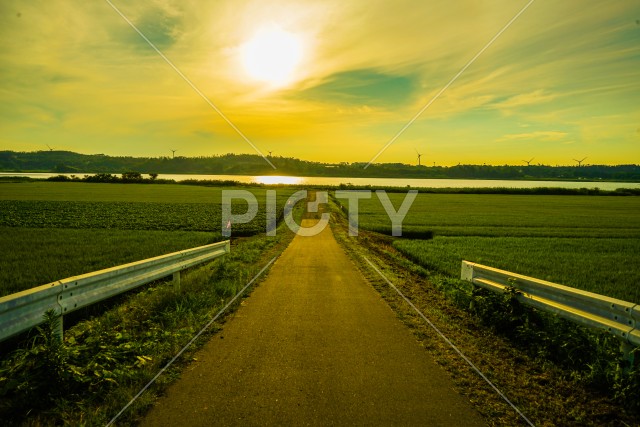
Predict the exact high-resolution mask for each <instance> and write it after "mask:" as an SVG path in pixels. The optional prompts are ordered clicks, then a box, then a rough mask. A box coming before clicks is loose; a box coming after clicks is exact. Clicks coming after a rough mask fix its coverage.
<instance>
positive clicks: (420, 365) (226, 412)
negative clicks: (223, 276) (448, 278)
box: [142, 220, 485, 427]
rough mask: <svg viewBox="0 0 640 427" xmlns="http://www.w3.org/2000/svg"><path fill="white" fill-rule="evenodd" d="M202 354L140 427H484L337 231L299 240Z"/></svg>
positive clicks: (198, 355) (326, 231)
mask: <svg viewBox="0 0 640 427" xmlns="http://www.w3.org/2000/svg"><path fill="white" fill-rule="evenodd" d="M305 221H310V220H305ZM304 225H311V223H308V224H304ZM196 357H197V362H194V363H193V364H192V365H191V366H190V367H188V368H187V369H186V370H185V372H184V373H183V375H182V377H181V378H180V379H179V380H178V381H176V382H175V383H174V384H173V385H172V386H171V387H169V389H168V390H167V393H166V396H164V397H162V398H160V399H159V400H158V402H157V404H156V405H155V407H154V408H152V410H151V411H150V412H149V413H148V415H147V417H146V418H145V419H144V420H143V422H142V425H144V426H176V425H180V426H212V425H216V426H218V425H243V426H245V425H318V426H320V425H322V426H326V425H354V424H355V425H420V426H447V427H449V426H458V425H459V426H479V425H485V424H484V423H483V421H482V419H481V417H480V416H479V415H478V414H477V413H476V412H475V411H474V409H472V407H471V405H470V404H469V403H468V402H467V401H466V400H465V399H464V398H463V397H461V396H460V395H459V394H457V393H456V392H455V391H454V390H453V388H452V384H451V380H450V379H449V377H448V376H447V374H446V373H445V372H444V371H443V370H442V369H441V368H440V367H439V366H438V365H436V364H435V363H434V362H433V360H431V359H430V356H429V355H428V354H427V353H426V352H425V351H424V350H423V349H422V348H421V347H420V346H419V344H418V342H417V341H416V339H415V338H414V337H413V335H412V334H411V332H409V331H408V330H407V328H406V327H405V326H404V325H403V324H402V323H401V322H400V321H399V320H398V319H397V318H396V316H395V314H394V313H393V311H392V310H391V309H390V308H389V307H388V306H387V305H386V303H385V302H384V301H383V300H382V298H381V297H380V296H379V294H378V293H377V292H376V291H375V290H374V289H373V288H372V287H371V285H369V284H368V283H367V282H366V281H365V279H364V278H363V277H362V275H361V274H360V272H359V271H358V270H357V268H356V267H355V265H354V264H353V263H352V261H351V260H350V259H349V257H348V256H347V255H346V254H345V252H344V251H343V250H342V248H341V247H340V246H339V245H338V243H337V242H336V240H335V238H334V236H333V234H332V232H331V229H330V228H329V227H327V228H326V229H325V230H324V231H323V232H322V233H321V234H319V235H317V236H314V237H301V236H296V237H295V238H294V239H293V241H292V242H291V244H290V245H289V247H288V248H287V249H286V250H285V251H284V253H283V254H282V255H281V256H280V258H279V259H278V260H277V261H276V263H275V264H274V265H273V267H272V268H271V271H270V272H269V275H268V277H267V278H266V279H265V280H264V281H263V282H262V283H261V284H260V285H259V286H258V288H256V289H255V290H254V291H253V292H252V294H251V296H250V297H248V298H247V299H246V300H244V302H243V303H242V306H241V307H239V309H238V310H237V312H236V314H235V315H234V316H233V317H232V318H231V319H229V320H228V321H227V323H226V324H225V325H224V329H223V330H222V331H221V332H220V333H219V334H218V335H216V336H215V337H214V338H213V339H212V340H211V341H210V342H209V343H207V344H206V345H205V347H204V348H203V349H202V350H200V351H199V353H198V354H197V356H196Z"/></svg>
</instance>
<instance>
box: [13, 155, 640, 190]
mask: <svg viewBox="0 0 640 427" xmlns="http://www.w3.org/2000/svg"><path fill="white" fill-rule="evenodd" d="M269 160H270V161H271V162H272V163H273V164H274V165H275V166H276V167H277V170H274V169H273V168H271V166H269V165H268V164H267V163H266V162H265V161H264V159H263V158H262V157H260V156H258V155H254V154H225V155H221V156H212V157H182V156H177V157H175V158H170V157H113V156H107V155H104V154H79V153H73V152H71V151H55V150H54V151H36V152H16V151H0V171H1V172H53V173H55V172H59V173H77V174H88V173H116V174H121V173H124V172H131V171H135V172H140V173H144V174H148V173H159V174H211V175H292V176H336V177H384V178H449V179H508V180H513V179H529V180H591V181H597V180H607V181H636V182H640V165H616V166H606V165H587V166H580V167H578V166H545V165H532V166H513V165H511V166H509V165H505V166H487V165H457V166H449V167H447V166H435V167H427V166H414V165H407V164H402V163H377V164H372V165H371V166H370V167H368V168H367V169H364V166H365V163H319V162H309V161H305V160H300V159H295V158H291V157H269Z"/></svg>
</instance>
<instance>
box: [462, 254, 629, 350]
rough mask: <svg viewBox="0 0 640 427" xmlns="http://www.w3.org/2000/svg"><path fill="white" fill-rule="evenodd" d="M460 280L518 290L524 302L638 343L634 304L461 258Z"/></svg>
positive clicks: (488, 287) (626, 340)
mask: <svg viewBox="0 0 640 427" xmlns="http://www.w3.org/2000/svg"><path fill="white" fill-rule="evenodd" d="M462 280H466V281H468V282H471V283H473V284H474V285H477V286H481V287H483V288H485V289H489V290H491V291H494V292H505V291H506V290H507V289H508V288H515V289H517V290H518V291H520V293H519V294H518V295H517V296H516V298H517V299H518V300H519V301H520V302H522V303H524V304H528V305H531V306H533V307H536V308H538V309H541V310H544V311H547V312H550V313H553V314H556V315H558V316H560V317H563V318H565V319H568V320H571V321H573V322H575V323H578V324H581V325H583V326H588V327H590V328H595V329H601V330H605V331H607V332H609V333H611V334H613V335H615V336H616V337H618V338H620V339H621V340H622V341H623V342H625V343H628V344H631V345H634V346H640V330H639V329H638V328H640V305H638V304H634V303H631V302H627V301H622V300H619V299H615V298H609V297H607V296H604V295H599V294H595V293H592V292H586V291H582V290H579V289H575V288H570V287H568V286H563V285H558V284H556V283H552V282H547V281H545V280H539V279H535V278H533V277H528V276H523V275H521V274H516V273H511V272H509V271H504V270H499V269H497V268H493V267H487V266H486V265H481V264H476V263H473V262H468V261H462Z"/></svg>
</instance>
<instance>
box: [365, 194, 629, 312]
mask: <svg viewBox="0 0 640 427" xmlns="http://www.w3.org/2000/svg"><path fill="white" fill-rule="evenodd" d="M389 197H390V199H391V201H392V203H393V204H394V206H396V207H399V206H400V204H401V202H402V199H403V197H404V194H389ZM360 227H361V228H363V229H368V230H373V231H378V232H384V233H386V234H390V231H389V230H390V228H391V224H390V222H389V219H388V217H387V214H386V212H385V211H384V208H383V207H382V205H381V204H380V202H379V201H378V199H377V197H376V196H375V195H374V196H373V197H372V198H371V199H369V200H360ZM428 230H433V231H434V232H435V235H436V237H435V238H434V239H433V240H411V239H402V238H399V239H397V240H395V242H394V246H395V247H396V248H397V249H398V250H400V251H401V252H403V253H404V254H405V255H406V256H408V257H409V258H411V259H412V260H414V261H415V262H417V263H419V264H421V265H422V266H424V267H426V268H428V269H429V270H431V271H434V272H439V273H445V274H447V275H450V276H453V277H459V275H460V261H461V260H463V259H464V260H468V261H474V262H478V263H481V264H485V265H489V266H492V267H497V268H502V269H505V270H509V271H513V272H516V273H520V274H525V275H529V276H533V277H537V278H540V279H545V280H549V281H553V282H556V283H561V284H564V285H567V286H573V287H576V288H580V289H584V290H588V291H592V292H597V293H602V294H606V295H609V296H612V297H616V298H621V299H625V300H630V301H634V302H639V301H640V198H639V197H604V196H539V195H499V194H498V195H478V194H419V195H418V197H417V199H416V200H415V202H414V204H413V205H412V207H411V209H410V210H409V213H408V215H407V217H406V218H405V220H404V226H403V231H409V232H412V233H415V232H424V231H428Z"/></svg>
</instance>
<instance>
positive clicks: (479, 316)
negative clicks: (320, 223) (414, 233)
mask: <svg viewBox="0 0 640 427" xmlns="http://www.w3.org/2000/svg"><path fill="white" fill-rule="evenodd" d="M339 211H340V209H339V207H337V206H336V207H335V208H334V213H335V215H334V218H336V221H335V222H334V223H333V224H332V226H333V227H334V232H335V234H336V236H337V238H338V240H339V241H340V242H341V243H342V244H343V245H344V247H345V248H346V249H347V251H348V252H349V253H350V254H351V255H352V256H353V258H354V260H355V261H356V262H357V263H358V264H359V265H360V267H361V270H362V271H363V274H364V275H365V276H366V277H367V278H368V279H369V281H370V282H371V283H372V285H373V286H374V287H375V288H376V289H377V290H378V291H379V292H380V294H381V295H382V296H383V298H384V299H385V300H386V301H387V302H388V303H389V305H390V306H391V307H392V309H393V310H394V311H395V312H396V314H397V315H398V317H399V318H400V319H401V320H402V321H403V322H404V323H405V324H406V325H407V326H408V327H409V328H410V329H411V330H412V331H413V332H414V334H415V335H416V337H417V339H418V340H419V341H420V342H421V344H422V345H423V346H424V347H425V349H426V351H428V352H429V353H430V354H432V355H433V357H434V359H435V360H436V361H437V363H439V364H440V365H441V366H442V367H443V368H444V369H445V370H447V371H448V372H449V373H450V375H451V376H452V378H453V380H454V383H455V386H456V389H457V391H458V392H459V393H461V394H462V395H465V396H467V398H468V399H469V400H470V401H471V402H472V403H474V405H475V407H476V408H477V410H478V411H479V412H480V413H481V414H483V415H484V417H485V420H486V421H487V423H488V424H489V425H495V426H513V425H524V423H523V421H522V420H521V419H520V418H519V417H518V415H517V414H516V412H515V411H514V410H513V409H512V408H511V407H510V406H508V405H507V404H506V403H505V402H504V401H503V400H502V399H501V398H500V397H499V396H498V395H497V394H496V393H495V391H494V390H492V389H491V388H489V387H488V385H487V384H486V383H485V382H484V381H483V380H482V379H481V378H480V377H479V376H478V375H477V374H476V373H475V372H473V371H472V370H471V369H470V367H469V366H468V365H467V364H466V363H465V362H464V361H463V360H462V359H461V358H460V357H459V355H458V354H457V353H455V352H454V351H453V350H452V349H451V348H450V347H449V346H448V345H447V344H446V343H445V342H444V341H443V340H442V339H441V338H440V337H439V336H437V335H436V334H435V333H434V331H433V330H432V329H431V328H430V327H429V326H428V325H426V324H425V322H424V321H423V320H422V319H421V318H419V317H418V316H417V315H416V314H415V313H414V312H413V311H412V310H411V308H410V307H409V306H408V305H407V304H406V303H405V302H404V301H403V300H401V299H400V298H399V297H398V295H397V294H396V293H395V292H394V291H393V290H391V289H390V287H389V286H388V285H387V284H386V282H384V281H383V280H382V279H381V278H380V277H379V276H378V275H377V274H376V273H375V272H373V271H372V270H371V268H370V267H369V266H368V265H367V264H366V263H365V262H364V261H363V257H364V256H366V257H367V258H369V259H370V260H371V261H372V262H373V263H374V264H376V265H377V266H379V268H380V269H381V270H382V271H383V273H384V274H385V275H386V276H387V277H388V278H389V279H390V280H391V281H392V282H393V283H394V284H395V285H396V286H397V287H398V288H399V289H400V290H401V291H402V292H403V293H404V294H405V295H406V296H407V297H408V298H409V299H410V300H411V301H412V302H413V303H414V304H415V305H416V306H417V307H418V308H419V309H420V310H421V311H422V312H423V313H424V314H425V315H426V316H427V318H429V319H430V320H431V321H432V322H433V323H434V324H435V325H436V326H437V327H438V329H440V330H441V331H442V332H443V333H444V334H445V335H446V336H447V337H448V338H449V339H450V340H451V341H452V342H454V343H455V344H456V346H457V347H458V348H459V349H460V350H461V351H462V352H463V353H464V354H465V355H466V356H467V357H468V358H469V359H470V360H472V361H473V363H474V364H475V365H476V366H478V368H479V369H480V370H481V371H482V372H483V373H484V374H485V375H486V376H487V377H488V378H489V379H490V380H491V381H492V382H493V383H494V384H495V385H496V386H497V387H498V388H499V389H500V390H501V391H502V392H503V393H504V394H505V395H506V396H508V398H509V399H510V400H511V401H512V402H513V403H514V404H516V405H517V406H518V407H519V409H520V410H522V411H523V412H524V413H525V414H526V416H527V417H528V418H530V419H531V420H532V421H533V422H534V424H536V425H548V426H551V425H554V426H555V425H585V426H601V425H610V426H618V425H637V424H638V422H639V421H640V417H638V415H637V412H636V410H637V406H636V408H635V409H634V396H636V395H637V391H634V390H636V389H637V386H638V380H637V379H638V373H637V372H631V373H630V374H629V375H626V376H625V377H624V379H622V376H621V374H622V370H621V369H620V365H619V364H618V360H617V357H618V355H619V353H618V349H617V342H616V340H615V339H613V338H610V337H607V336H605V335H598V334H591V333H590V332H588V331H585V330H583V329H581V328H578V327H576V326H573V325H570V324H568V323H566V322H560V323H556V319H553V318H551V319H549V318H545V317H540V316H537V314H536V313H532V312H531V311H527V312H526V313H523V312H521V311H519V310H520V309H521V307H518V306H514V305H513V304H512V303H513V300H512V299H510V298H508V296H507V297H505V298H501V297H500V296H497V295H488V294H486V293H479V294H477V293H474V292H473V290H472V289H471V288H470V287H468V286H466V285H465V283H463V282H461V281H460V280H458V279H457V278H455V277H454V278H452V277H450V276H448V275H446V274H443V273H441V272H437V271H433V270H429V269H427V268H424V267H422V266H420V265H417V264H415V263H413V262H411V261H410V260H408V259H407V258H406V257H405V256H403V254H401V253H400V252H399V251H398V250H397V249H396V248H394V244H393V241H394V239H392V238H389V237H386V236H381V235H378V234H373V233H369V232H367V231H363V230H361V232H360V236H359V237H358V238H350V237H347V235H346V234H347V233H346V228H347V227H346V220H345V218H344V217H343V215H342V214H340V213H339ZM456 277H457V276H456ZM472 302H473V306H472V308H471V309H470V305H471V303H472ZM514 332H515V333H516V334H517V335H519V337H518V338H516V339H514V336H515V335H516V334H514ZM557 332H563V333H564V335H561V336H557V335H555V334H556V333H557ZM565 338H566V339H567V340H566V341H563V340H564V339H565ZM526 342H528V345H526V344H525V343H526ZM558 349H563V351H562V352H559V351H558V352H556V351H557V350H558ZM554 352H556V353H555V354H554ZM562 358H564V360H560V359H562ZM587 360H588V361H589V362H588V363H591V364H592V366H587V365H586V363H587ZM620 379H622V380H620ZM611 380H613V381H611ZM616 381H617V382H616ZM612 384H615V385H613V386H612ZM625 406H626V408H628V409H625Z"/></svg>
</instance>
